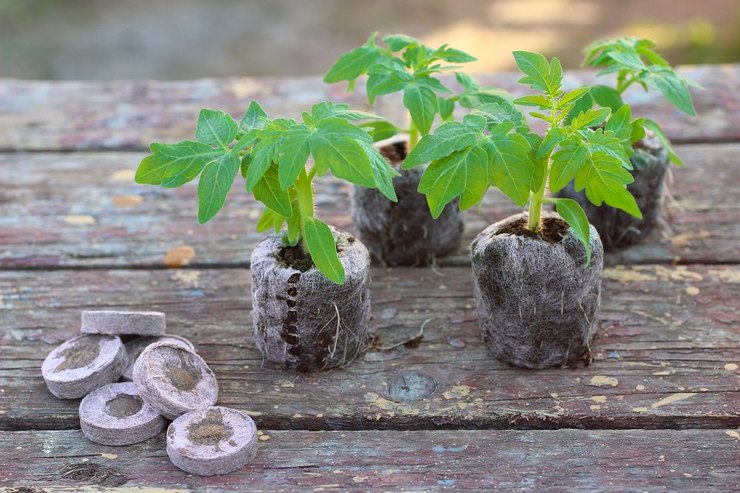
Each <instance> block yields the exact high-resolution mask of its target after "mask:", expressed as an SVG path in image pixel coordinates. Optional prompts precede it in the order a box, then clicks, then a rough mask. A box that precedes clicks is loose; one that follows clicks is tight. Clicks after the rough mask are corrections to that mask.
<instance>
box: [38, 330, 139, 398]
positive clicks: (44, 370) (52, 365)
mask: <svg viewBox="0 0 740 493" xmlns="http://www.w3.org/2000/svg"><path fill="white" fill-rule="evenodd" d="M127 362H128V357H127V356H126V349H125V348H124V346H123V342H121V339H120V338H119V337H118V336H111V335H100V334H89V335H82V336H78V337H75V338H74V339H70V340H69V341H67V342H65V343H63V344H62V345H60V346H58V347H57V348H55V349H54V350H53V351H52V352H51V353H49V355H48V356H47V357H46V359H45V360H44V363H43V364H42V365H41V374H42V375H43V377H44V382H46V386H47V387H48V388H49V391H50V392H51V393H52V394H54V395H55V396H56V397H59V398H60V399H79V398H80V397H84V396H86V395H87V394H89V393H90V392H92V391H93V390H95V389H97V388H99V387H102V386H103V385H106V384H109V383H112V382H115V381H116V380H118V378H119V377H120V376H121V374H122V373H123V369H124V368H125V367H126V363H127Z"/></svg>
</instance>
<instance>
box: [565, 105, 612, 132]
mask: <svg viewBox="0 0 740 493" xmlns="http://www.w3.org/2000/svg"><path fill="white" fill-rule="evenodd" d="M610 112H611V110H610V109H609V108H593V109H588V110H586V111H584V112H582V113H580V114H579V115H578V116H576V117H575V118H573V120H572V121H571V122H570V127H571V128H572V129H573V130H578V129H580V128H588V127H595V126H597V125H600V124H602V123H604V120H606V118H607V117H608V116H609V113H610Z"/></svg>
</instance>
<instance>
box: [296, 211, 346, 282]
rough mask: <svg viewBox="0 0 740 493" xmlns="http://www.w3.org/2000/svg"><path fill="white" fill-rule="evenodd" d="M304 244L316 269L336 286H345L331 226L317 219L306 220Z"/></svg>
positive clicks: (342, 267)
mask: <svg viewBox="0 0 740 493" xmlns="http://www.w3.org/2000/svg"><path fill="white" fill-rule="evenodd" d="M303 242H304V244H305V245H306V249H307V250H308V253H309V254H310V255H311V260H313V263H314V265H315V266H316V268H317V269H318V270H319V271H320V272H321V273H322V274H324V275H325V276H326V277H327V278H328V279H329V280H330V281H331V282H333V283H334V284H339V285H341V284H343V283H344V278H345V273H344V266H343V265H342V262H340V261H339V255H337V243H336V240H335V239H334V235H333V234H332V232H331V229H329V226H327V225H326V224H324V223H323V222H321V221H320V220H318V219H316V218H313V217H309V218H306V219H305V223H304V224H303Z"/></svg>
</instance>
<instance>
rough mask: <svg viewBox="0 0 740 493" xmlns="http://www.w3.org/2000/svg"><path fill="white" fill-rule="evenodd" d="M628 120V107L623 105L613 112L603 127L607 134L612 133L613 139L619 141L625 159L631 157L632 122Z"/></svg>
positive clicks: (629, 116)
mask: <svg viewBox="0 0 740 493" xmlns="http://www.w3.org/2000/svg"><path fill="white" fill-rule="evenodd" d="M630 118H631V115H630V107H629V105H627V104H624V105H622V106H621V107H619V108H618V109H617V110H615V112H614V113H613V114H612V115H611V117H610V118H609V120H608V121H607V122H606V126H605V127H604V129H605V130H606V131H607V132H612V133H613V134H614V137H615V138H617V139H619V141H620V143H621V145H622V149H623V150H624V154H625V157H629V156H631V155H632V122H631V121H630Z"/></svg>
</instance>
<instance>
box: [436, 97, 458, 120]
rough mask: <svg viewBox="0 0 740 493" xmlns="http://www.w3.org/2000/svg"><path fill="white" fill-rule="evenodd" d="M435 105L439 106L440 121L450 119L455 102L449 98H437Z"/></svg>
mask: <svg viewBox="0 0 740 493" xmlns="http://www.w3.org/2000/svg"><path fill="white" fill-rule="evenodd" d="M437 106H438V108H439V117H440V118H441V119H442V121H450V120H452V114H453V112H454V111H455V103H454V101H452V100H451V99H446V98H442V97H440V98H437Z"/></svg>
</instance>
